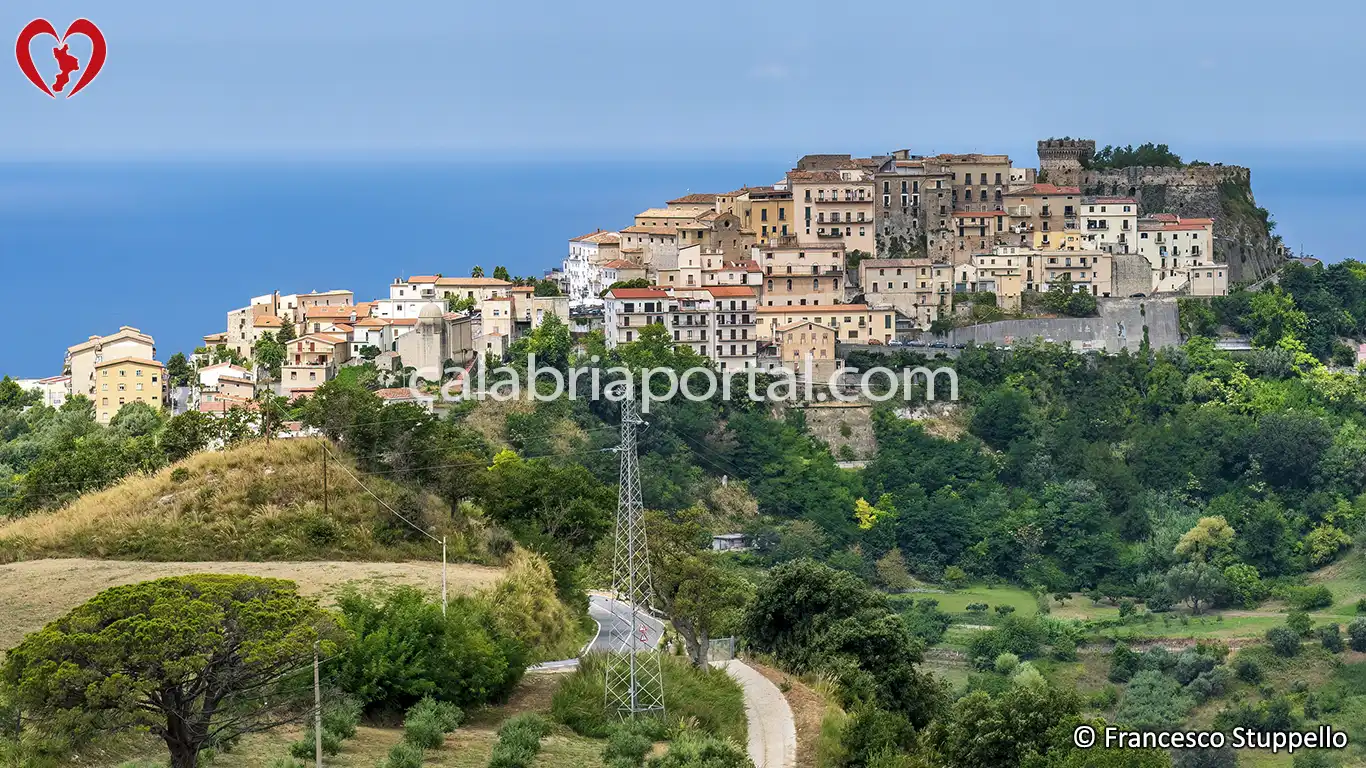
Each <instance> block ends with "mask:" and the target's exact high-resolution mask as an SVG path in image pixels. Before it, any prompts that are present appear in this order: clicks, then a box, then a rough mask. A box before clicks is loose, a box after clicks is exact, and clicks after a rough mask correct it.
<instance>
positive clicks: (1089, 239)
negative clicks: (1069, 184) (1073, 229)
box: [1078, 197, 1138, 253]
mask: <svg viewBox="0 0 1366 768" xmlns="http://www.w3.org/2000/svg"><path fill="white" fill-rule="evenodd" d="M1078 226H1079V228H1080V229H1081V231H1082V233H1083V235H1084V238H1085V242H1086V247H1087V248H1088V249H1089V250H1092V251H1106V252H1108V253H1138V201H1137V200H1134V199H1133V198H1129V197H1083V198H1082V199H1081V221H1080V222H1079V224H1078Z"/></svg>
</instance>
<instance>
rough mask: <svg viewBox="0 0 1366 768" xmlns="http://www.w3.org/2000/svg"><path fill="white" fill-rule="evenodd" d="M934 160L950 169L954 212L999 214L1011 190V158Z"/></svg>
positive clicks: (974, 155)
mask: <svg viewBox="0 0 1366 768" xmlns="http://www.w3.org/2000/svg"><path fill="white" fill-rule="evenodd" d="M933 159H934V160H936V161H938V162H940V163H942V164H943V165H944V166H946V167H947V168H948V171H949V178H950V181H952V183H953V209H954V210H956V211H999V210H1001V208H1002V207H1004V205H1005V195H1006V193H1007V192H1008V191H1009V189H1010V175H1011V168H1010V156H1009V155H983V154H978V153H972V154H965V155H936V156H935V157H934V158H933Z"/></svg>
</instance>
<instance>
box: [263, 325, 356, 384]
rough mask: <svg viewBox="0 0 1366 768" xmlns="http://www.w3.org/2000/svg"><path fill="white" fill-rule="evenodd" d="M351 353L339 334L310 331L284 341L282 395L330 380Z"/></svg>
mask: <svg viewBox="0 0 1366 768" xmlns="http://www.w3.org/2000/svg"><path fill="white" fill-rule="evenodd" d="M350 355H351V348H350V344H349V343H348V342H347V340H346V339H345V338H342V337H340V336H332V335H330V334H323V333H310V334H307V335H304V336H300V337H299V338H297V339H293V340H291V341H290V342H288V343H287V344H285V362H284V365H282V366H281V367H280V391H281V394H283V395H286V396H289V395H293V394H294V393H295V392H296V391H298V390H312V389H316V388H318V387H320V386H322V385H323V384H325V383H326V382H328V381H331V380H332V379H333V378H334V377H335V376H336V375H337V368H338V367H339V366H341V365H342V364H343V363H345V362H346V361H347V360H349V359H350Z"/></svg>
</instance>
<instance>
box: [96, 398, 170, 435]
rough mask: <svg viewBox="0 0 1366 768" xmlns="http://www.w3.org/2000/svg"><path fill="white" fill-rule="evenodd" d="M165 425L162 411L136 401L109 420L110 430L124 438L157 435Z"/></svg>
mask: <svg viewBox="0 0 1366 768" xmlns="http://www.w3.org/2000/svg"><path fill="white" fill-rule="evenodd" d="M163 423H164V418H163V417H162V414H161V411H159V410H157V409H156V408H153V407H152V406H150V405H148V404H147V403H144V402H142V401H141V400H134V401H133V402H131V403H129V404H127V405H125V406H123V407H122V408H120V409H119V412H118V413H116V414H114V418H112V419H110V420H109V428H110V429H112V430H113V431H114V432H115V433H116V434H118V435H120V436H122V437H145V436H151V435H155V434H156V433H157V431H158V430H160V429H161V425H162V424H163Z"/></svg>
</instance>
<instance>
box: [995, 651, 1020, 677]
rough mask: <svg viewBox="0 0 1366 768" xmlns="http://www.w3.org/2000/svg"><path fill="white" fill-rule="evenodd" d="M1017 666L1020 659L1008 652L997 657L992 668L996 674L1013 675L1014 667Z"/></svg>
mask: <svg viewBox="0 0 1366 768" xmlns="http://www.w3.org/2000/svg"><path fill="white" fill-rule="evenodd" d="M1019 666H1020V657H1019V656H1016V655H1015V654H1013V653H1009V652H1006V653H1003V654H1001V655H1000V656H997V657H996V661H995V662H994V663H993V664H992V667H993V668H994V669H995V670H996V672H997V674H1001V675H1011V674H1014V673H1015V669H1016V667H1019Z"/></svg>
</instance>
